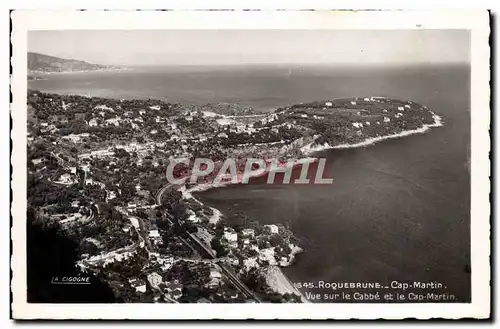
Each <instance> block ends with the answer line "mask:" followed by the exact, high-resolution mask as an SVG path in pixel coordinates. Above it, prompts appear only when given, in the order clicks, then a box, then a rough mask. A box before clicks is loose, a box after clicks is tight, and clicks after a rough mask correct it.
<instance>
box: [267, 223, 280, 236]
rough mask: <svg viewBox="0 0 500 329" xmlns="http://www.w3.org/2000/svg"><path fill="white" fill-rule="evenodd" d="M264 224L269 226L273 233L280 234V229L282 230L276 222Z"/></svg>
mask: <svg viewBox="0 0 500 329" xmlns="http://www.w3.org/2000/svg"><path fill="white" fill-rule="evenodd" d="M264 226H265V227H267V228H268V229H269V231H270V232H271V233H272V234H278V233H279V231H280V230H279V228H278V226H276V225H274V224H271V225H264Z"/></svg>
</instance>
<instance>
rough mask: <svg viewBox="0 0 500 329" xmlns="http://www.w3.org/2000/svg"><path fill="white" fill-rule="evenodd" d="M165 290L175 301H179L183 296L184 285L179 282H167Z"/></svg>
mask: <svg viewBox="0 0 500 329" xmlns="http://www.w3.org/2000/svg"><path fill="white" fill-rule="evenodd" d="M165 290H166V292H167V293H168V294H169V295H170V297H172V298H174V299H179V298H180V297H181V296H182V285H181V284H180V283H179V282H177V280H174V281H170V282H166V283H165V288H164V291H165Z"/></svg>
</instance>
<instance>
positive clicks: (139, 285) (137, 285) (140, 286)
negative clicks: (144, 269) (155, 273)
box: [130, 279, 146, 293]
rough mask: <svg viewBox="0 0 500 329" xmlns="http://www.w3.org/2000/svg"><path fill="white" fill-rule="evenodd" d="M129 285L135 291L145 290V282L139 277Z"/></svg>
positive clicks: (143, 291)
mask: <svg viewBox="0 0 500 329" xmlns="http://www.w3.org/2000/svg"><path fill="white" fill-rule="evenodd" d="M130 286H131V287H132V288H134V289H135V291H136V292H142V293H145V292H146V282H144V280H141V279H135V280H134V281H132V282H130Z"/></svg>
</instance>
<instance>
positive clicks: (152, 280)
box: [148, 272, 163, 288]
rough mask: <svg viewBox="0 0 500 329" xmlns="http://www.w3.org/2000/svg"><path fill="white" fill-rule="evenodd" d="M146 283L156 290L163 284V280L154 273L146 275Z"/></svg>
mask: <svg viewBox="0 0 500 329" xmlns="http://www.w3.org/2000/svg"><path fill="white" fill-rule="evenodd" d="M148 282H149V284H151V286H152V287H154V288H156V287H158V286H159V285H160V283H162V282H163V278H162V277H161V275H159V274H158V273H156V272H153V273H151V274H148Z"/></svg>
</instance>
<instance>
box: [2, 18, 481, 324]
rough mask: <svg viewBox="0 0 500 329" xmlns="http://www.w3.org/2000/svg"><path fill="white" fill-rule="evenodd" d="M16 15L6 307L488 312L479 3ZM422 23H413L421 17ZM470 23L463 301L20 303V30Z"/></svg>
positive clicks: (226, 313) (173, 312)
mask: <svg viewBox="0 0 500 329" xmlns="http://www.w3.org/2000/svg"><path fill="white" fill-rule="evenodd" d="M12 19H13V32H12V42H13V59H12V64H13V67H14V75H13V77H12V90H13V93H14V100H13V103H12V107H11V111H12V117H13V130H12V139H13V152H12V166H13V168H14V169H13V180H12V189H13V203H12V215H13V218H14V221H13V222H14V225H13V228H12V237H13V239H14V244H13V258H12V268H13V280H12V291H13V304H12V307H13V317H14V318H16V319H89V318H92V319H95V318H102V319H124V318H126V319H213V318H223V319H247V318H254V319H351V318H356V319H378V318H385V319H403V318H408V317H409V318H419V319H429V318H435V317H438V318H454V319H456V318H463V317H475V318H487V317H489V314H490V287H489V280H490V264H489V254H490V244H489V241H490V240H489V238H490V236H489V229H490V225H489V215H490V204H489V192H490V184H489V177H488V176H489V173H490V163H489V159H488V151H489V149H490V139H489V133H488V129H489V123H490V112H489V47H488V36H489V25H488V24H489V17H488V13H487V12H486V11H481V10H467V11H465V10H460V11H458V10H457V11H453V10H451V11H450V10H447V11H377V12H374V11H371V12H364V11H361V12H359V11H358V12H351V11H342V12H331V11H316V12H311V11H302V12H299V11H260V12H258V11H253V12H242V11H234V12H228V11H224V12H207V11H179V10H177V11H169V12H158V11H143V12H138V11H116V12H115V11H108V12H100V11H85V12H75V11H16V12H14V13H13V14H12ZM418 26H420V27H418ZM132 28H134V29H371V30H373V29H418V28H424V29H470V30H471V40H472V41H471V67H472V72H471V122H472V126H471V160H472V161H471V189H472V191H473V192H474V193H472V196H471V218H472V220H471V268H472V303H469V304H391V305H388V304H370V305H367V304H284V305H275V304H244V305H237V304H230V305H223V304H189V305H183V304H27V303H26V302H25V301H26V266H25V259H26V258H25V256H26V246H25V241H26V223H25V218H26V211H25V209H26V169H25V168H26V101H25V100H26V90H27V82H26V60H27V55H26V35H27V34H26V31H28V30H60V29H132Z"/></svg>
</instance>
